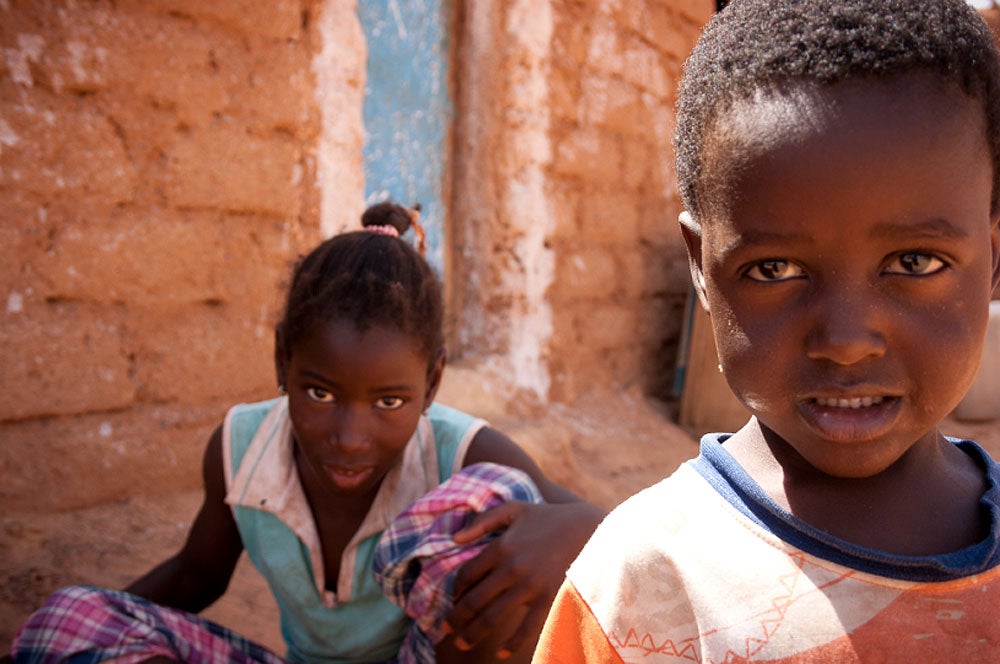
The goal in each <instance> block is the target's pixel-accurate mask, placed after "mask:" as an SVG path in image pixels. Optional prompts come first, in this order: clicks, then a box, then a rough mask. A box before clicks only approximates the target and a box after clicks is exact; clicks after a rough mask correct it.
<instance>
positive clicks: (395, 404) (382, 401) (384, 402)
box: [375, 397, 406, 410]
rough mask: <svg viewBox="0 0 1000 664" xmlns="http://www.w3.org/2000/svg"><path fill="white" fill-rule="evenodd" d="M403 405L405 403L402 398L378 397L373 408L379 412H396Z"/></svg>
mask: <svg viewBox="0 0 1000 664" xmlns="http://www.w3.org/2000/svg"><path fill="white" fill-rule="evenodd" d="M404 403H406V402H405V401H404V400H403V398H402V397H380V398H379V399H378V401H376V402H375V407H376V408H378V409H379V410H396V409H397V408H402V407H403V404H404Z"/></svg>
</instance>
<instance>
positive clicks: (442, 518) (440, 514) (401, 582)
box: [372, 463, 544, 664]
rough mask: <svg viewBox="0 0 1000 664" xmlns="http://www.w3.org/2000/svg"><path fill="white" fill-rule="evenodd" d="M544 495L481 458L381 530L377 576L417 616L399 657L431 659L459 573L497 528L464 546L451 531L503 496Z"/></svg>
mask: <svg viewBox="0 0 1000 664" xmlns="http://www.w3.org/2000/svg"><path fill="white" fill-rule="evenodd" d="M512 500H519V501H522V502H530V503H541V502H544V501H543V499H542V496H541V494H540V493H539V492H538V488H537V487H535V483H534V482H532V480H531V478H530V477H528V475H527V474H526V473H524V472H522V471H520V470H517V469H515V468H509V467H507V466H501V465H498V464H494V463H478V464H474V465H471V466H469V467H467V468H464V469H463V470H462V471H461V472H459V473H457V474H455V475H453V476H451V477H450V478H448V479H447V480H445V482H444V483H442V484H441V485H440V486H438V487H437V488H435V489H433V490H432V491H430V492H429V493H427V494H426V495H424V496H423V497H422V498H420V499H419V500H417V501H416V502H415V503H413V505H411V506H410V507H409V508H408V509H407V510H406V511H404V512H403V513H402V514H400V515H399V516H398V517H396V519H395V520H394V521H393V522H392V524H390V526H389V527H388V528H387V529H386V530H385V532H384V533H383V534H382V538H381V539H380V540H379V544H378V547H376V549H375V559H374V562H373V564H372V568H373V572H374V573H375V580H376V581H378V582H379V584H380V585H381V586H382V589H383V590H384V591H385V593H386V595H388V597H389V599H391V600H392V601H393V602H394V603H395V604H397V605H398V606H400V607H401V608H402V609H403V610H405V611H406V613H407V615H409V616H410V617H411V618H413V620H414V621H415V624H414V626H413V627H412V628H411V629H410V631H409V633H408V634H407V636H406V640H405V641H404V643H403V647H402V648H401V649H400V651H399V661H400V663H401V664H411V663H413V662H433V661H434V644H436V643H438V642H439V641H441V639H442V638H444V633H443V632H442V631H441V622H442V620H443V619H444V618H445V617H446V616H447V615H448V612H449V611H450V610H451V607H452V595H453V594H454V593H453V589H454V585H455V576H456V575H457V574H458V570H459V568H461V566H462V564H464V563H465V562H466V561H468V560H469V559H471V558H474V557H475V556H476V555H478V554H479V552H480V551H482V550H483V548H484V547H486V545H487V544H489V543H490V541H492V540H493V539H494V538H495V537H497V536H498V535H499V533H498V532H494V533H490V534H488V535H485V536H483V537H481V538H480V539H478V540H476V541H475V542H472V543H470V544H466V545H463V546H459V545H457V544H455V541H454V540H453V539H452V535H454V534H455V533H456V532H458V531H459V530H461V529H462V528H464V527H465V526H466V525H468V524H469V523H470V522H471V521H472V519H473V518H474V517H475V516H476V515H477V514H479V513H480V512H485V511H486V510H488V509H490V508H493V507H497V506H499V505H502V504H503V503H505V502H509V501H512Z"/></svg>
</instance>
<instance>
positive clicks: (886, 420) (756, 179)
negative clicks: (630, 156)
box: [682, 75, 1000, 477]
mask: <svg viewBox="0 0 1000 664" xmlns="http://www.w3.org/2000/svg"><path fill="white" fill-rule="evenodd" d="M935 82H936V81H935V79H933V78H931V77H929V76H927V75H911V76H907V77H904V78H900V79H897V80H895V81H892V82H889V83H887V82H885V81H881V82H878V81H874V82H873V81H864V82H849V83H843V84H838V85H836V86H833V87H829V88H826V89H821V90H812V91H805V90H802V91H800V93H799V94H797V95H794V97H787V96H786V97H782V98H780V99H779V98H777V97H773V96H772V97H762V98H758V99H756V100H753V101H749V102H745V103H742V104H740V105H738V106H737V107H735V108H734V109H732V110H730V111H729V112H727V113H726V114H724V115H723V116H722V117H721V118H720V120H719V121H718V123H717V125H716V126H715V128H714V130H713V131H712V134H711V136H710V140H709V142H708V144H707V145H706V150H705V160H704V164H705V170H704V175H703V180H702V181H703V182H705V183H707V184H706V191H707V193H709V194H712V193H713V192H712V191H708V188H709V187H710V188H713V191H715V192H722V193H721V194H720V195H715V196H714V197H713V198H712V199H710V202H709V204H708V205H707V206H706V209H705V211H704V212H703V215H702V218H701V219H698V220H693V221H692V220H688V221H687V222H686V223H684V224H683V225H682V228H683V230H684V234H685V239H686V240H687V242H688V247H689V250H690V251H691V253H692V258H693V262H692V263H693V265H692V267H693V269H694V272H695V278H696V283H697V280H699V279H703V283H704V286H703V289H702V296H703V301H705V302H706V303H707V305H708V307H709V310H710V313H711V316H712V324H713V328H714V332H715V339H716V344H717V346H718V350H719V356H720V360H721V364H722V367H723V369H724V371H725V374H726V378H727V380H728V381H729V384H730V386H731V387H732V389H733V390H734V392H735V393H736V395H737V396H738V397H739V398H740V400H741V401H742V402H743V403H744V404H745V405H746V406H747V407H748V408H749V409H750V411H751V412H752V413H753V414H754V415H755V416H756V417H757V419H758V420H759V421H760V422H761V423H762V424H763V425H764V427H765V428H766V429H770V430H771V431H773V432H774V433H776V434H777V435H778V436H780V438H782V439H783V440H784V441H786V442H787V443H788V444H789V445H790V446H791V447H792V448H794V450H795V451H796V452H798V453H799V455H801V457H803V458H804V459H805V460H806V461H807V462H808V463H809V464H810V465H812V466H813V467H814V468H816V469H818V470H820V471H822V472H824V473H826V474H829V475H834V476H838V477H867V476H871V475H874V474H876V473H879V472H881V471H882V470H884V469H885V468H887V467H888V466H890V465H891V464H892V463H894V462H895V461H896V460H897V459H899V458H900V457H901V456H902V455H903V454H904V453H905V452H906V451H907V450H908V449H909V448H910V447H911V446H912V445H914V444H915V443H916V442H917V441H918V440H920V439H921V438H922V437H926V436H936V435H937V430H936V427H937V425H938V423H939V422H940V421H941V420H942V419H943V418H944V417H945V416H946V415H947V414H948V413H949V412H950V411H951V410H952V408H953V407H954V406H955V405H956V404H957V403H958V401H959V400H960V399H961V397H962V396H963V395H964V394H965V392H966V390H967V389H968V387H969V385H970V384H971V382H972V379H973V377H974V375H975V372H976V368H977V366H978V362H979V357H980V352H981V349H982V343H983V337H984V335H985V330H986V322H987V310H988V301H989V299H990V293H991V291H992V288H993V286H994V285H995V284H996V281H997V261H998V255H1000V231H998V229H997V220H996V216H995V215H994V214H993V213H991V209H990V196H991V188H992V183H993V172H992V160H991V157H990V153H989V149H988V145H987V142H986V137H985V129H984V119H983V114H982V111H981V108H980V106H979V105H978V103H977V102H975V101H974V100H971V99H968V98H967V97H966V96H965V95H963V94H961V93H960V92H958V91H956V90H951V89H945V90H942V89H941V88H940V86H936V85H935ZM682 221H684V219H683V218H682Z"/></svg>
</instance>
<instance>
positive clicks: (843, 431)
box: [800, 394, 902, 443]
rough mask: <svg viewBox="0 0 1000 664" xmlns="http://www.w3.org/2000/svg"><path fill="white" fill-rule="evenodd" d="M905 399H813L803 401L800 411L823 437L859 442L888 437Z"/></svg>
mask: <svg viewBox="0 0 1000 664" xmlns="http://www.w3.org/2000/svg"><path fill="white" fill-rule="evenodd" d="M901 405H902V400H901V399H900V398H899V397H894V396H889V395H885V394H880V395H865V396H852V397H834V396H824V397H811V398H809V399H806V400H805V401H803V402H801V406H800V412H801V413H802V415H803V417H804V418H805V419H806V421H807V422H808V423H809V424H810V426H811V427H812V428H813V429H814V430H815V431H816V432H817V433H819V434H820V435H821V436H823V437H824V438H826V439H828V440H831V441H834V442H841V443H858V442H863V441H868V440H873V439H875V438H878V437H880V436H883V435H885V434H886V433H887V432H888V431H889V430H891V429H892V427H893V426H894V425H895V422H896V418H897V417H898V416H899V412H900V407H901Z"/></svg>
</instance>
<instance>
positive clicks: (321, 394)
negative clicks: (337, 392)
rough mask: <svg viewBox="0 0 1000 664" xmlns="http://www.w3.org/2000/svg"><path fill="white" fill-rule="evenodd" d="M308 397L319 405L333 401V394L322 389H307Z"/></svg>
mask: <svg viewBox="0 0 1000 664" xmlns="http://www.w3.org/2000/svg"><path fill="white" fill-rule="evenodd" d="M306 396H308V397H309V398H310V399H311V400H313V401H316V402H319V403H330V402H331V401H333V394H331V393H330V392H329V391H328V390H324V389H323V388H322V387H307V388H306Z"/></svg>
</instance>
